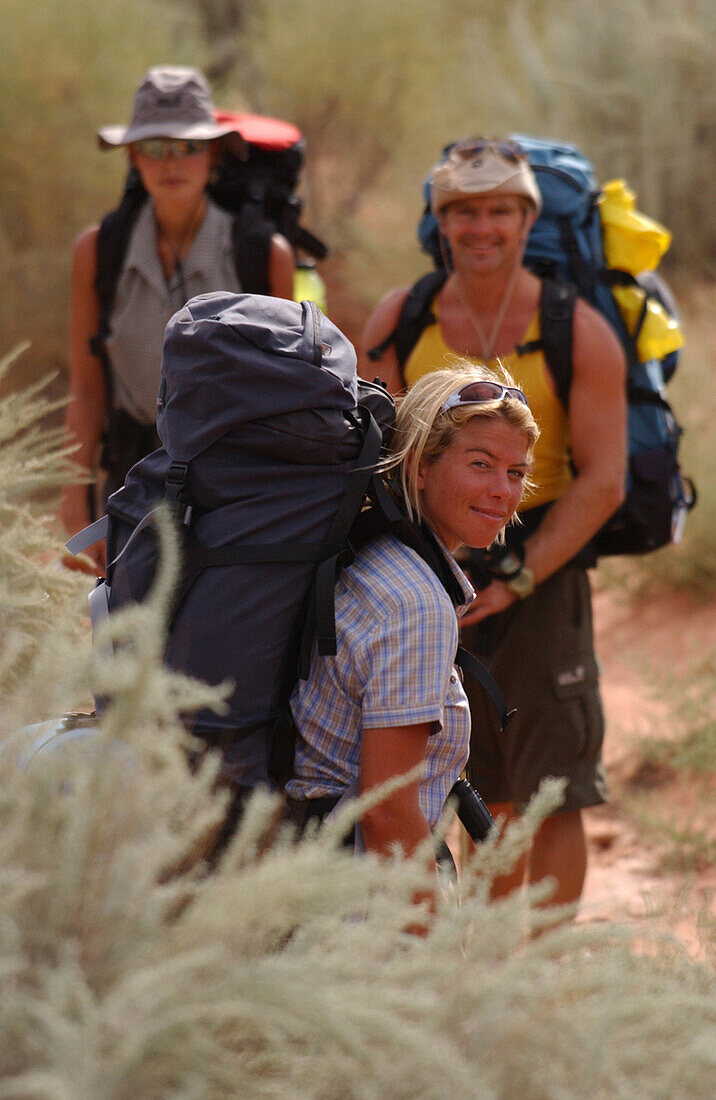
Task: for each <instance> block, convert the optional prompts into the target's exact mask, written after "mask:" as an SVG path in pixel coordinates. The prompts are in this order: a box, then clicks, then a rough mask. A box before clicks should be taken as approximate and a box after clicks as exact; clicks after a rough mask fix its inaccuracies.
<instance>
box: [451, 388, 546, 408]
mask: <svg viewBox="0 0 716 1100" xmlns="http://www.w3.org/2000/svg"><path fill="white" fill-rule="evenodd" d="M503 397H513V398H514V399H515V400H516V401H520V402H521V403H522V404H523V405H526V406H527V408H529V402H528V401H527V398H526V397H525V395H524V394H523V392H522V390H518V389H517V387H516V386H501V385H500V383H499V382H469V383H468V385H467V386H463V387H462V389H461V390H458V391H457V393H453V394H451V396H450V397H448V399H447V401H445V403H444V404H443V406H442V408H441V409H440V412H441V413H444V412H448V410H449V409H454V408H456V407H457V406H459V405H484V404H486V403H487V402H489V401H501V400H502V398H503Z"/></svg>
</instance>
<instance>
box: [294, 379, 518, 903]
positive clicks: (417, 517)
mask: <svg viewBox="0 0 716 1100" xmlns="http://www.w3.org/2000/svg"><path fill="white" fill-rule="evenodd" d="M538 434H539V433H538V429H537V426H536V424H535V421H534V418H533V416H532V414H531V412H530V409H529V407H528V405H527V401H526V398H525V396H524V394H523V393H522V392H521V391H520V390H519V389H517V388H516V387H515V386H514V384H513V382H512V380H511V379H509V378H508V377H498V376H496V375H495V374H494V373H493V372H492V371H490V370H489V369H487V368H486V367H484V366H473V365H470V364H467V363H457V364H456V365H455V367H454V369H453V370H451V371H449V372H448V371H438V372H436V373H433V374H429V375H427V376H425V377H423V378H421V379H420V380H419V381H418V382H417V383H416V385H415V386H414V387H413V388H412V389H411V390H410V391H409V393H408V394H407V396H406V397H405V398H404V399H403V400H402V402H401V403H400V406H399V409H398V416H397V422H396V430H395V436H394V440H395V442H394V454H393V457H392V459H391V460H390V463H389V465H390V466H391V467H392V469H391V471H390V477H391V484H392V486H393V488H394V491H395V493H396V496H397V497H398V498H399V500H401V501H402V502H403V503H404V505H405V507H406V509H407V511H408V513H409V514H410V516H411V517H412V519H413V521H414V523H415V524H416V525H417V526H418V527H419V529H420V532H421V535H422V539H423V540H424V543H426V544H427V545H428V546H429V547H430V549H431V552H432V554H433V556H434V557H437V558H439V559H440V561H441V566H442V569H443V571H447V573H448V575H449V577H450V580H451V583H452V588H453V590H454V592H455V596H454V602H453V600H451V598H450V597H449V596H448V594H447V591H446V588H445V586H444V584H443V582H442V581H441V580H440V579H439V578H438V576H437V574H436V572H435V570H434V569H433V568H431V566H430V565H428V564H427V563H426V561H425V560H424V558H423V557H421V555H420V554H419V553H418V552H417V551H416V550H415V549H413V548H412V547H410V546H408V545H406V544H405V543H404V542H402V541H400V540H399V539H398V538H397V537H396V536H395V535H393V534H381V535H379V536H378V537H377V538H374V539H372V540H369V541H367V542H366V543H365V544H364V545H363V546H362V548H361V549H360V550H359V551H358V552H357V554H356V557H355V560H354V561H353V563H352V564H351V565H349V566H348V567H346V568H345V569H344V570H343V572H342V573H341V574H340V575H339V578H338V582H337V586H336V593H335V615H336V638H337V655H336V656H335V657H319V656H318V654H317V651H316V650H315V649H314V653H313V658H312V662H311V668H310V674H309V677H308V679H307V680H306V681H302V682H299V684H298V686H297V688H296V689H295V691H294V694H293V697H292V701H291V706H292V712H293V717H294V720H295V724H296V727H297V730H298V738H297V745H296V755H295V762H294V775H293V778H292V779H291V780H290V781H289V782H288V784H287V787H286V792H287V795H288V803H289V810H290V814H291V817H292V818H293V820H294V821H295V822H297V823H298V825H299V826H304V825H305V824H306V822H307V821H309V820H312V819H319V820H320V819H322V818H323V817H325V816H326V814H328V813H330V811H331V810H332V809H333V808H334V807H335V806H336V805H337V803H338V801H339V800H340V799H341V797H342V796H343V795H344V794H345V793H346V791H349V790H354V791H356V792H359V793H364V792H366V791H369V790H371V789H372V788H374V787H377V786H379V785H381V784H383V783H385V782H386V781H387V780H390V779H392V778H394V777H395V776H400V775H403V774H404V773H406V772H408V771H410V770H411V769H413V768H415V767H416V766H418V765H422V777H421V778H420V779H416V780H415V781H413V782H411V783H409V784H408V785H407V786H403V787H401V788H400V789H399V790H397V791H395V792H393V793H392V794H391V795H390V796H388V797H386V798H384V799H383V800H382V801H381V802H379V803H378V804H377V805H376V806H374V807H373V808H372V809H370V810H368V811H367V812H366V813H365V814H364V815H363V817H362V818H361V821H360V827H361V832H362V838H363V843H364V846H365V848H366V850H368V851H372V852H376V853H379V854H384V855H387V854H388V853H390V852H391V850H392V849H393V847H394V846H395V845H396V844H397V845H398V846H399V847H400V848H401V849H402V850H403V852H405V853H406V854H407V855H409V854H411V853H412V852H414V851H415V849H416V848H417V847H418V846H419V845H421V844H422V843H423V842H424V841H425V840H426V838H427V837H428V836H429V833H430V830H431V829H432V828H434V827H435V825H436V824H437V822H438V820H439V818H440V815H441V813H442V811H443V808H444V805H445V801H446V799H447V796H448V794H449V792H450V790H451V788H452V786H453V784H454V783H455V781H456V780H457V779H458V777H459V776H460V774H461V772H462V770H463V769H464V767H465V764H466V762H467V756H468V747H469V737H470V717H469V711H468V704H467V698H466V696H465V692H464V691H463V688H462V683H461V679H460V676H459V675H458V673H457V671H456V669H455V667H454V660H455V653H456V649H457V643H458V616H460V615H462V614H464V612H465V610H466V609H467V607H469V606H470V604H471V602H472V600H473V596H474V592H473V590H472V587H471V585H470V583H469V581H468V580H467V578H466V577H465V575H464V574H463V573H462V571H461V570H460V568H459V566H458V565H457V563H456V562H455V560H454V557H453V554H454V552H455V550H456V549H457V548H458V547H459V546H462V545H468V546H475V547H484V546H489V545H491V544H492V543H494V541H495V540H496V539H498V538H499V537H500V535H501V532H502V531H503V530H504V528H505V526H506V525H507V524H508V523H509V522H510V520H511V519H512V517H513V515H514V513H515V510H516V508H517V507H518V505H519V503H520V500H521V498H522V493H523V489H524V487H525V483H526V479H527V477H528V474H529V471H530V467H531V459H532V451H533V447H534V444H535V441H536V439H537V436H538ZM428 900H431V899H430V896H429V898H428Z"/></svg>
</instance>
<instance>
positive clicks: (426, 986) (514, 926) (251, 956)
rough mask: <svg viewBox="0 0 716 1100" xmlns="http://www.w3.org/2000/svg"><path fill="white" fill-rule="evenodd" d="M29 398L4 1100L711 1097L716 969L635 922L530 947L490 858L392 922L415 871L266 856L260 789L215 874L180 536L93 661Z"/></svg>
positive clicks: (309, 853) (3, 809) (3, 878)
mask: <svg viewBox="0 0 716 1100" xmlns="http://www.w3.org/2000/svg"><path fill="white" fill-rule="evenodd" d="M10 401H14V404H9V402H10ZM33 404H34V405H37V396H36V395H33V394H31V393H29V394H26V395H24V397H22V398H13V399H8V398H5V399H4V400H3V401H0V511H2V515H3V520H4V525H3V529H4V528H5V526H7V528H8V529H9V530H10V531H11V532H12V535H13V542H12V544H10V543H9V542H7V541H5V540H2V541H0V586H1V587H0V590H1V591H2V604H1V605H0V606H1V613H2V615H3V616H4V622H3V627H4V628H5V629H3V632H2V634H1V635H0V639H1V640H0V668H1V669H2V670H3V671H4V669H5V668H6V667H10V668H11V669H12V662H13V653H14V652H15V650H16V643H15V642H14V641H13V635H12V632H11V631H8V630H7V629H6V628H7V627H8V625H9V624H11V623H12V621H13V600H15V603H16V607H17V608H18V611H19V613H20V615H21V620H22V624H23V626H22V632H21V638H22V639H23V645H24V648H22V653H23V655H24V670H23V676H22V677H18V676H15V675H7V676H6V675H2V676H0V703H1V707H0V713H2V732H1V733H0V883H1V884H2V889H0V944H1V945H2V959H3V963H2V967H1V968H0V1096H3V1097H8V1098H9V1097H13V1098H20V1097H24V1098H38V1097H48V1098H49V1097H52V1100H57V1098H61V1097H72V1098H73V1100H85V1098H86V1100H100V1098H104V1097H106V1098H107V1100H109V1098H110V1097H111V1098H112V1100H122V1098H125V1097H126V1098H127V1100H129V1098H130V1097H132V1098H133V1097H137V1096H141V1097H147V1098H160V1097H167V1098H168V1097H177V1096H182V1097H197V1098H198V1097H201V1098H202V1100H204V1098H219V1097H227V1098H229V1097H235V1096H242V1097H243V1096H245V1097H257V1098H259V1097H266V1098H268V1097H280V1096H287V1095H290V1096H295V1097H303V1098H306V1100H310V1098H314V1097H315V1098H318V1097H321V1098H327V1097H335V1096H341V1097H347V1098H349V1097H355V1098H356V1100H358V1098H365V1100H367V1098H369V1097H375V1096H380V1097H385V1098H386V1100H393V1098H395V1100H399V1098H401V1097H405V1098H406V1100H407V1098H408V1097H410V1098H416V1097H419V1098H431V1100H439V1098H440V1100H442V1097H444V1096H445V1095H446V1094H447V1095H449V1094H450V1093H452V1092H455V1093H458V1092H459V1093H461V1094H462V1095H467V1096H474V1095H480V1096H484V1097H496V1098H504V1100H508V1098H510V1097H513V1096H515V1095H519V1096H523V1097H526V1098H528V1100H529V1098H535V1100H538V1098H543V1097H547V1096H550V1097H551V1096H554V1097H557V1096H574V1095H580V1094H581V1095H583V1094H584V1082H585V1080H588V1082H589V1085H588V1088H589V1095H590V1096H594V1097H603V1098H605V1100H606V1098H607V1097H608V1098H610V1100H611V1098H612V1097H615V1096H634V1095H637V1096H644V1097H652V1096H653V1097H657V1096H670V1095H678V1096H680V1097H684V1098H687V1100H688V1098H689V1097H694V1098H695V1097H701V1096H704V1095H707V1094H708V1088H709V1086H708V1081H709V1080H710V1079H711V1076H712V1071H713V1058H712V1053H713V1039H714V1031H715V1029H716V1002H715V1000H714V995H713V986H712V981H711V976H710V974H709V971H708V969H707V967H706V966H705V965H704V964H702V963H696V962H694V961H693V960H691V959H689V958H688V957H687V955H686V954H685V952H684V950H683V949H682V948H680V947H679V945H678V943H677V942H676V941H672V940H670V939H667V938H661V939H659V938H658V937H657V936H656V935H655V934H654V935H651V934H650V932H649V930H648V928H645V929H641V930H640V945H639V948H637V946H636V945H635V944H634V943H633V942H632V939H631V938H630V936H629V935H628V934H627V932H626V930H624V929H622V928H619V927H608V928H607V927H601V928H600V927H588V926H581V927H575V926H573V925H562V926H554V927H550V918H549V917H548V916H545V915H544V913H543V914H542V916H541V918H540V919H541V920H542V921H543V922H544V924H545V927H544V930H543V934H542V935H541V936H540V937H539V938H536V939H529V938H528V939H526V938H525V935H524V931H525V923H524V921H525V916H526V915H527V913H526V910H525V904H526V903H525V902H524V901H523V900H521V899H518V898H513V899H511V900H509V901H506V902H502V903H499V904H495V905H492V906H489V905H487V904H486V902H485V896H486V889H487V882H488V881H489V877H490V875H491V874H494V873H495V871H496V869H498V868H499V867H500V866H504V858H505V857H504V854H503V855H502V856H501V854H500V845H497V844H496V843H489V844H487V845H486V846H482V847H481V850H480V851H479V852H478V854H477V856H476V857H475V860H474V864H473V865H472V866H471V867H470V868H469V869H467V870H466V872H465V874H464V876H463V879H462V884H461V887H460V893H459V899H460V904H457V897H456V894H455V891H454V890H448V891H446V894H445V897H444V898H443V900H442V902H441V905H440V907H439V911H438V914H437V916H436V919H435V921H434V924H433V926H432V928H431V930H430V933H429V935H428V936H427V937H426V938H424V939H421V938H417V937H412V936H409V935H407V934H406V933H405V932H404V931H403V928H404V927H405V924H406V921H407V919H408V914H409V912H410V898H411V896H412V893H413V891H414V889H415V887H416V885H417V884H418V883H420V882H421V881H422V878H423V875H424V871H423V870H422V861H421V859H420V858H418V859H416V860H412V861H405V860H402V859H399V858H397V857H396V858H395V859H394V860H393V861H391V862H390V863H379V862H378V861H376V860H373V859H371V858H364V859H359V860H357V859H355V858H354V857H352V856H351V855H349V854H348V853H346V852H343V851H341V849H340V848H339V847H338V845H337V837H336V834H335V830H334V832H333V833H331V832H330V831H329V830H324V831H323V832H322V833H320V834H317V835H311V836H308V837H307V838H306V839H305V840H304V841H303V842H302V843H301V844H300V845H298V846H294V845H293V844H292V843H290V842H289V839H288V837H286V836H284V835H281V834H279V835H278V837H274V840H273V843H272V844H268V832H269V830H270V828H271V826H272V825H273V819H274V816H275V808H276V807H275V800H274V798H273V797H271V796H268V795H257V796H256V798H255V799H254V801H253V802H252V803H251V805H250V807H249V809H248V811H247V814H246V817H245V819H244V822H243V825H242V828H241V830H240V832H239V834H238V835H237V836H236V837H235V838H234V840H233V842H232V843H231V845H230V847H229V848H228V849H227V851H226V852H225V854H224V856H223V859H222V860H221V862H220V863H219V865H218V866H217V867H216V868H215V870H214V871H213V872H212V873H211V874H207V873H206V869H205V867H204V865H203V863H202V859H201V855H202V852H203V851H204V850H205V843H206V840H207V838H208V836H209V835H210V833H211V831H212V830H213V829H215V828H216V825H217V822H218V821H219V819H220V816H221V813H222V810H223V798H222V795H221V793H220V792H217V791H216V790H215V786H214V780H215V775H216V764H215V761H213V760H212V759H208V760H207V761H206V762H205V764H204V766H202V767H201V768H199V769H197V770H195V771H194V772H192V771H190V769H189V768H188V767H187V763H186V755H185V751H186V747H187V741H186V736H185V734H184V732H183V727H182V724H181V722H180V721H179V719H178V717H177V716H178V714H179V713H183V712H191V710H192V709H194V708H198V707H203V706H205V705H208V704H209V703H210V702H213V704H214V705H216V706H219V707H220V706H221V694H222V693H221V690H219V689H210V688H208V687H205V686H203V685H200V684H197V683H195V682H193V681H190V680H188V679H186V678H184V677H181V676H178V675H177V674H175V673H172V672H171V671H169V670H168V669H166V668H165V667H164V666H163V664H162V661H161V654H162V637H163V623H164V620H165V618H166V612H167V606H168V602H169V600H170V596H171V590H172V578H173V575H174V574H175V572H176V567H177V547H176V545H175V542H174V540H173V538H172V536H171V532H170V530H169V529H168V528H167V527H166V526H165V527H164V528H163V529H162V530H163V551H164V552H163V566H162V570H161V572H160V576H159V578H158V580H157V583H156V585H155V588H154V590H153V593H152V596H151V599H150V600H149V601H148V603H147V604H146V605H144V606H142V607H140V608H137V607H135V608H129V609H127V610H126V611H124V612H123V613H122V614H121V615H117V616H116V617H114V618H113V619H112V620H111V621H110V624H109V627H108V628H107V630H108V632H109V634H110V635H111V637H112V639H113V642H114V646H115V656H114V657H113V658H112V659H108V658H107V657H103V656H102V648H103V646H102V644H100V645H99V646H98V648H97V649H96V650H93V649H91V647H90V646H89V644H88V638H87V627H86V624H83V623H82V622H80V621H79V609H78V606H77V602H76V601H77V596H78V592H77V588H78V586H79V587H80V588H81V587H82V586H83V585H84V587H85V589H86V588H87V587H88V585H89V581H88V580H87V578H81V577H78V575H76V574H69V573H68V574H65V573H61V572H59V571H58V569H57V566H56V565H53V564H52V554H51V555H50V561H49V563H48V564H45V565H43V564H42V562H41V561H40V558H41V557H43V556H45V555H44V554H41V553H40V541H41V540H40V538H39V535H38V528H37V527H36V526H35V522H34V520H33V522H30V520H29V518H28V517H29V515H31V514H33V512H32V509H31V508H30V506H29V503H28V500H27V493H28V491H30V490H31V491H33V492H34V489H35V488H36V483H37V480H38V478H39V477H40V474H41V471H42V472H43V474H44V476H46V477H47V478H48V480H49V481H50V482H53V481H55V480H57V479H59V478H61V477H62V476H63V475H64V472H65V466H66V457H65V455H64V452H63V450H62V447H61V445H58V444H57V441H56V440H54V441H48V440H47V438H46V437H45V436H42V435H33V427H32V417H31V415H30V410H31V407H32V406H33ZM13 420H14V421H21V422H22V429H23V430H22V431H21V432H20V434H21V435H22V436H23V438H24V439H25V443H26V445H25V446H24V447H21V446H20V445H19V444H18V442H17V441H16V434H17V433H12V432H10V431H9V430H8V429H7V427H4V428H3V426H4V425H8V424H9V423H11V422H12V421H13ZM33 456H34V457H36V459H37V461H35V462H34V463H33ZM10 475H12V476H10ZM29 508H30V510H29V511H28V509H29ZM35 519H37V521H38V522H40V519H39V517H35ZM48 549H49V550H51V551H53V553H54V550H55V549H56V548H55V547H54V545H53V542H52V536H51V532H50V531H48V532H47V535H46V546H45V550H48ZM18 554H22V555H25V559H26V568H27V570H28V577H29V580H28V582H27V584H26V585H25V586H24V587H23V586H22V585H20V584H18V583H17V580H16V578H17V577H18V569H17V555H18ZM47 608H49V609H50V614H48V611H47ZM108 640H109V638H108V634H105V636H104V638H102V639H99V641H100V643H106V642H107V641H108ZM13 647H15V649H14V648H13ZM8 656H9V657H10V661H9V664H8ZM49 681H51V684H50V683H48V682H49ZM80 689H83V690H84V691H85V692H87V693H89V692H90V691H94V692H98V693H99V694H102V695H104V696H106V697H107V698H108V699H109V702H110V705H109V709H108V710H107V712H106V714H105V716H104V717H103V719H102V721H101V723H100V725H99V726H98V727H97V728H96V729H95V730H94V731H93V732H91V733H90V732H89V731H88V735H87V737H85V739H83V740H81V739H80V738H79V737H75V738H73V739H70V740H69V741H65V743H64V746H63V747H62V746H61V745H60V744H59V742H58V741H55V743H54V744H55V748H54V751H51V747H52V746H51V744H49V745H47V746H45V748H38V747H37V739H38V737H39V736H40V735H41V734H42V728H41V729H40V730H38V729H37V728H36V729H27V728H26V727H23V728H21V726H22V724H23V723H26V722H28V721H32V720H34V721H35V722H41V721H43V720H49V719H51V718H52V715H53V714H56V713H57V712H58V711H57V708H58V705H59V699H60V698H61V696H62V694H63V692H64V693H65V697H66V698H67V699H72V698H73V697H74V696H75V694H76V693H77V692H78V690H80ZM554 797H555V796H554V792H552V794H551V795H550V792H549V791H546V792H544V794H543V796H542V799H541V804H538V805H536V806H535V807H533V809H532V814H531V817H530V818H528V819H527V821H526V823H525V824H524V825H523V829H524V828H527V829H529V828H534V826H535V824H536V822H537V821H538V820H539V817H540V815H541V814H543V813H544V812H545V811H546V809H547V808H548V807H549V806H550V805H554V801H553V800H554ZM513 842H514V838H513V840H512V841H511V840H510V836H509V835H508V837H506V844H507V847H508V849H509V846H510V843H513ZM513 847H514V843H513ZM533 919H534V920H535V921H537V919H538V918H537V916H536V914H535V915H534V916H533ZM655 1050H656V1051H658V1052H659V1056H658V1057H655V1056H654V1051H655ZM585 1075H586V1076H585Z"/></svg>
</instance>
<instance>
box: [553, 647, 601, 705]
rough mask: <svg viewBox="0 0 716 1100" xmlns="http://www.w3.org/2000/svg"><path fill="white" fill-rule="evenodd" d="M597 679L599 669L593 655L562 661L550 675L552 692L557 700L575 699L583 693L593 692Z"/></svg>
mask: <svg viewBox="0 0 716 1100" xmlns="http://www.w3.org/2000/svg"><path fill="white" fill-rule="evenodd" d="M598 679H599V668H598V665H597V661H596V658H595V657H594V654H592V653H588V654H584V655H582V656H577V657H573V658H571V659H570V660H569V661H563V662H562V664H561V665H560V667H559V668H558V669H556V670H555V671H554V672H553V673H552V690H553V691H554V694H555V695H556V697H557V698H558V699H575V698H577V697H578V696H579V695H583V694H584V692H585V691H593V690H594V689H595V688H596V685H597V682H598Z"/></svg>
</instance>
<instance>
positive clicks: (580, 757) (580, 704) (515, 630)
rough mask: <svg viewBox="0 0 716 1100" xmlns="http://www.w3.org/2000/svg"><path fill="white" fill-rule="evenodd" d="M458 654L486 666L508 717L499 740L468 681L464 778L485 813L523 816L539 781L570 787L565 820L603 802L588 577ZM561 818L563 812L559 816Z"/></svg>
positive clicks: (477, 632)
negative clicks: (490, 807)
mask: <svg viewBox="0 0 716 1100" xmlns="http://www.w3.org/2000/svg"><path fill="white" fill-rule="evenodd" d="M462 644H463V645H464V646H465V647H466V648H467V649H469V650H470V652H472V653H474V654H475V655H476V656H477V657H479V659H480V660H481V661H482V662H483V663H484V664H485V665H487V667H488V668H489V669H490V671H491V672H492V674H493V676H494V677H495V679H496V680H497V683H498V684H499V686H500V688H501V690H502V692H503V694H504V696H505V700H506V702H507V706H508V709H512V708H513V707H514V708H516V710H517V713H516V714H515V715H514V717H513V718H512V721H511V722H510V724H509V726H508V728H507V730H505V731H504V732H502V731H501V730H500V728H499V723H498V721H497V717H496V714H495V711H494V708H493V707H492V704H491V703H490V701H489V699H488V697H487V696H486V694H485V692H484V690H483V689H482V688H481V687H480V686H479V685H478V684H475V683H474V682H473V681H472V678H471V677H466V678H465V691H466V693H467V696H468V700H469V703H470V713H471V717H472V732H471V740H470V759H469V762H468V767H467V777H468V779H469V780H470V782H471V783H472V785H473V786H474V787H475V789H476V790H477V791H478V792H479V793H480V794H481V795H482V797H483V798H484V799H485V801H486V802H488V803H494V802H511V803H513V804H514V805H515V808H516V809H517V810H518V811H520V810H523V809H524V807H525V806H526V804H527V802H528V801H529V799H530V797H531V796H532V795H533V794H534V793H535V791H536V790H537V788H538V787H539V783H540V780H541V779H542V778H544V777H545V776H557V777H558V776H564V777H566V778H567V780H568V785H567V788H566V791H565V801H564V803H563V805H562V806H561V807H560V810H561V811H565V810H575V809H581V808H583V807H586V806H594V805H598V804H599V803H602V802H605V801H606V799H607V787H606V775H605V771H604V765H603V763H602V743H603V740H604V714H603V710H602V702H601V697H600V694H599V674H598V667H597V661H596V657H595V655H594V638H593V629H592V602H591V590H590V585H589V578H588V576H587V573H586V570H584V569H582V568H581V567H579V566H576V565H566V566H564V567H563V568H562V569H560V570H559V571H558V572H557V573H555V574H553V576H551V577H548V579H547V580H546V581H545V582H544V583H543V584H540V585H538V587H537V588H536V590H535V592H534V593H533V594H532V595H531V596H529V597H528V598H527V599H525V600H521V601H517V602H516V603H513V604H511V605H510V607H508V608H507V609H506V610H505V611H503V612H501V613H500V614H499V615H493V616H490V617H489V618H488V619H486V620H484V621H483V622H481V623H478V624H477V625H476V626H474V627H465V628H464V630H463V637H462ZM558 812H559V811H558Z"/></svg>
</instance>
